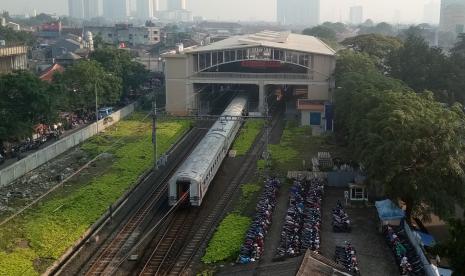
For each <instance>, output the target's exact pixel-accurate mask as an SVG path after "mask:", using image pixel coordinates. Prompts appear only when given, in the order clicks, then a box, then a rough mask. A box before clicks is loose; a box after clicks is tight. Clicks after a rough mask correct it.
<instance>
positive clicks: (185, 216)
mask: <svg viewBox="0 0 465 276" xmlns="http://www.w3.org/2000/svg"><path fill="white" fill-rule="evenodd" d="M278 121H279V114H278V115H276V116H275V117H274V119H273V121H272V123H271V131H273V130H274V128H275V127H276V125H277V123H278ZM265 143H266V132H265V131H262V133H261V135H260V136H259V137H258V138H257V139H256V141H255V142H254V144H253V145H252V147H251V148H252V152H250V153H249V154H248V155H247V156H246V159H245V160H244V162H243V164H242V165H241V167H240V169H239V171H237V173H236V175H235V176H234V177H233V178H232V180H231V182H230V183H228V185H227V188H226V190H225V191H224V193H222V194H221V195H220V196H219V199H218V200H217V202H216V203H215V204H214V207H212V208H211V211H209V213H208V214H207V215H205V216H203V217H198V215H199V213H200V211H199V209H200V208H201V207H200V208H185V209H179V210H177V211H176V212H174V213H173V217H172V218H170V219H168V220H169V222H167V225H168V227H167V228H166V230H165V231H164V232H163V235H162V236H161V238H160V239H159V241H158V242H157V243H156V245H155V246H152V248H151V253H150V257H149V258H148V260H147V261H146V262H145V263H144V265H143V266H142V265H141V266H140V267H142V269H139V271H138V272H139V275H140V276H142V275H143V276H147V275H157V276H158V275H189V274H191V272H192V271H191V270H192V261H193V260H194V259H197V258H198V257H199V256H198V255H199V254H200V252H201V250H200V248H202V247H203V245H204V244H205V243H206V242H207V241H208V238H209V237H210V236H211V235H212V234H213V232H214V230H215V227H216V225H217V224H218V223H219V222H220V220H221V219H222V217H223V216H224V215H225V213H226V211H227V209H228V205H229V204H230V203H231V201H232V198H233V196H234V194H235V193H236V191H237V190H238V189H239V187H240V184H241V183H242V182H243V181H244V179H246V178H247V176H249V175H251V174H253V172H254V168H255V166H254V164H255V163H256V161H257V159H258V158H259V156H260V155H261V153H262V152H263V150H264V149H265ZM168 220H167V221H168Z"/></svg>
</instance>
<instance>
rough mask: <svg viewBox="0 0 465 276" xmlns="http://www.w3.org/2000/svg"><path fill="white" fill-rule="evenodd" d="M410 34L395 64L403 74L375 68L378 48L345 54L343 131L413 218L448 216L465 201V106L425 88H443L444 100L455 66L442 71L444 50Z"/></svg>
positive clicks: (339, 111)
mask: <svg viewBox="0 0 465 276" xmlns="http://www.w3.org/2000/svg"><path fill="white" fill-rule="evenodd" d="M407 35H408V36H407V38H406V40H405V41H404V43H403V46H402V47H400V48H399V49H397V50H393V51H392V52H391V53H390V54H389V58H388V62H387V63H388V64H389V65H390V66H389V74H390V75H391V76H394V77H396V78H397V79H394V78H389V77H387V76H386V72H384V70H380V69H379V68H378V67H376V66H374V64H375V62H374V61H373V59H374V57H372V56H371V55H370V52H368V53H367V52H344V53H343V54H342V55H340V56H339V61H338V65H337V66H338V69H337V70H336V81H337V86H338V87H340V89H338V91H337V92H336V102H337V103H338V104H337V106H336V114H335V116H336V118H335V121H336V127H335V129H336V131H337V137H338V138H339V141H340V142H341V143H344V144H345V145H347V146H348V147H349V149H350V150H351V152H352V153H353V155H354V157H355V159H356V160H360V161H361V162H362V163H363V165H364V166H365V168H366V170H367V172H368V177H369V180H370V182H371V183H382V184H373V185H383V186H380V187H374V188H375V189H376V190H382V191H384V192H385V193H386V195H387V196H389V197H390V198H391V199H393V200H400V201H402V202H403V203H404V204H405V205H406V216H407V219H409V220H410V219H411V217H412V216H413V215H415V216H417V217H420V218H422V217H426V218H427V217H428V216H429V214H431V213H435V214H437V215H439V216H440V217H442V218H444V219H447V218H448V217H449V216H450V215H452V214H453V213H454V208H455V204H459V205H462V206H463V204H464V202H465V201H464V199H465V181H464V178H463V175H465V171H464V169H463V168H464V167H465V158H464V152H465V144H464V143H463V139H464V137H465V130H464V127H463V126H464V125H465V124H464V123H465V121H464V113H463V110H462V107H461V106H460V105H458V104H457V105H455V104H454V105H451V106H449V107H445V106H444V105H442V104H440V103H439V102H437V101H436V100H435V99H434V97H433V93H431V92H427V91H425V90H426V89H432V90H433V91H436V93H435V95H436V99H438V98H439V94H438V92H440V91H442V89H446V90H447V86H448V85H449V84H448V82H447V81H446V80H444V79H443V78H442V77H441V76H443V75H442V74H445V72H446V71H445V70H448V69H446V68H445V67H444V68H442V66H444V64H447V60H446V59H445V56H444V54H442V53H441V52H440V51H439V50H437V49H433V48H429V46H428V45H427V44H426V42H425V41H424V40H423V39H422V38H421V37H420V36H418V35H417V34H416V33H415V31H414V30H409V32H408V33H407ZM453 55H454V54H453ZM460 58H462V59H463V57H461V56H460V55H459V54H457V59H460ZM370 59H372V61H370ZM462 67H463V66H462ZM441 68H442V69H441ZM459 71H460V70H459ZM463 72H465V71H463ZM462 74H463V73H462ZM447 75H448V74H447ZM433 76H434V77H433ZM453 76H455V74H451V75H450V76H449V77H453ZM438 78H439V80H437V79H438ZM399 79H400V80H402V81H400V80H399ZM456 84H463V81H462V82H456ZM407 85H409V86H407ZM458 86H460V85H458ZM440 87H442V88H440ZM412 88H413V89H412ZM460 94H462V95H464V94H463V91H461V92H460V93H457V94H455V95H454V97H455V99H457V98H458V96H460ZM447 98H448V99H450V97H447ZM439 191H440V192H439Z"/></svg>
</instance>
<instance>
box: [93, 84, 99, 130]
mask: <svg viewBox="0 0 465 276" xmlns="http://www.w3.org/2000/svg"><path fill="white" fill-rule="evenodd" d="M94 91H95V126H96V127H97V134H98V94H97V82H95V84H94Z"/></svg>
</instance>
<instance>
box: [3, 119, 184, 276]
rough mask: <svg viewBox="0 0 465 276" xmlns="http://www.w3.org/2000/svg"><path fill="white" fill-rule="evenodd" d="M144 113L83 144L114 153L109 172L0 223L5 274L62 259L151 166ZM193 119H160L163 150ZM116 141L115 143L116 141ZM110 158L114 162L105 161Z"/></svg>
mask: <svg viewBox="0 0 465 276" xmlns="http://www.w3.org/2000/svg"><path fill="white" fill-rule="evenodd" d="M142 116H143V115H141V114H135V115H134V116H132V117H131V118H129V119H127V120H124V121H121V122H119V123H118V124H116V125H115V126H113V127H111V128H110V129H108V130H107V131H106V132H105V133H103V134H101V135H99V136H97V137H94V138H92V139H89V140H88V141H86V142H85V143H84V144H83V145H81V148H82V149H83V150H84V151H85V152H87V153H88V154H89V155H91V156H95V155H97V154H99V153H102V152H109V153H111V154H113V156H114V158H113V163H112V164H111V165H110V166H109V167H108V169H107V170H106V171H105V172H104V173H102V174H100V175H99V176H96V177H94V178H91V179H90V180H88V181H87V182H86V183H80V186H79V188H74V189H72V188H71V189H72V190H71V191H68V192H65V191H59V192H57V193H54V194H53V195H51V196H49V197H48V198H47V199H46V200H44V201H43V202H41V204H39V205H37V206H35V207H34V208H32V209H30V210H28V211H27V212H26V213H24V214H23V215H22V216H21V217H19V218H17V219H15V220H13V221H11V222H10V223H8V224H7V225H4V226H2V227H0V240H1V242H0V275H38V274H40V273H42V272H43V271H42V270H44V269H45V267H44V266H43V265H37V264H41V263H44V260H46V261H47V262H50V263H51V262H53V260H56V259H57V258H59V257H60V256H61V255H62V254H63V253H64V252H65V251H66V250H67V249H68V248H69V247H70V246H71V245H73V244H74V242H75V241H76V240H77V239H79V238H80V237H81V235H82V234H83V233H84V232H85V230H87V229H88V228H89V226H90V225H92V223H94V222H95V221H96V220H97V219H98V218H99V217H100V216H101V215H102V214H103V213H104V212H105V211H106V210H107V208H108V207H109V205H110V204H112V203H114V202H115V201H116V200H117V199H118V198H119V197H120V196H121V195H122V194H123V193H124V192H125V191H127V190H128V189H130V188H131V187H132V185H133V184H134V183H135V182H136V180H137V179H138V177H139V176H140V175H141V174H143V173H144V172H145V171H146V170H148V169H149V168H150V167H151V165H152V163H153V156H152V150H151V148H152V146H151V122H150V120H146V121H144V122H142V121H141V118H142ZM189 124H190V122H188V121H162V122H160V124H159V129H158V148H159V153H163V152H165V151H166V150H168V149H169V147H170V146H171V145H172V143H174V142H175V141H176V140H177V139H178V137H180V135H182V133H183V132H184V131H185V130H187V129H188V127H189ZM115 142H117V143H116V146H112V145H113V144H114V143H115ZM105 161H106V162H110V161H107V160H100V162H105ZM18 240H26V241H27V246H26V247H24V246H21V247H20V246H18V242H17V241H18ZM34 264H36V265H34ZM36 269H37V270H36ZM38 270H39V271H38Z"/></svg>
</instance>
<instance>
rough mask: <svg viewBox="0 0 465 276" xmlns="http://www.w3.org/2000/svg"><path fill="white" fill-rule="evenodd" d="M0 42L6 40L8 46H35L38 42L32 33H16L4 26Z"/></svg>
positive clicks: (1, 30)
mask: <svg viewBox="0 0 465 276" xmlns="http://www.w3.org/2000/svg"><path fill="white" fill-rule="evenodd" d="M0 40H5V41H6V42H7V43H8V44H23V45H28V46H33V45H34V44H36V41H37V40H36V38H35V37H34V36H33V35H32V34H31V33H28V32H24V31H15V30H13V29H10V28H7V27H2V26H0Z"/></svg>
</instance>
